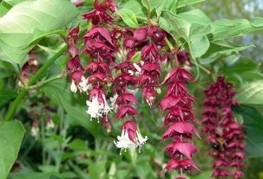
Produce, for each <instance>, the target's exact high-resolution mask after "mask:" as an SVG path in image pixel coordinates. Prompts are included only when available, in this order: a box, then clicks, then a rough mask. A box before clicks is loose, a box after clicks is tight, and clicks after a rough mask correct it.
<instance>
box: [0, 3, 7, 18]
mask: <svg viewBox="0 0 263 179" xmlns="http://www.w3.org/2000/svg"><path fill="white" fill-rule="evenodd" d="M7 12H8V9H7V8H6V7H5V6H3V5H2V4H0V17H2V16H3V15H5V14H6V13H7Z"/></svg>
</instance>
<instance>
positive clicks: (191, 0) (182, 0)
mask: <svg viewBox="0 0 263 179" xmlns="http://www.w3.org/2000/svg"><path fill="white" fill-rule="evenodd" d="M204 1H206V0H178V4H177V8H182V7H186V6H191V5H194V4H198V3H200V2H204Z"/></svg>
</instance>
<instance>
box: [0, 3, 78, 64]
mask: <svg viewBox="0 0 263 179" xmlns="http://www.w3.org/2000/svg"><path fill="white" fill-rule="evenodd" d="M77 15H78V11H77V9H76V8H75V7H74V6H73V5H72V4H71V3H70V2H68V1H65V0H53V1H52V2H51V1H49V0H36V1H24V2H21V3H19V4H17V5H15V6H14V7H13V8H12V9H11V10H10V11H9V12H8V13H7V14H6V15H5V16H3V17H1V18H0V59H1V60H5V61H9V62H14V63H18V64H21V63H23V60H24V59H25V57H26V55H27V53H28V52H29V51H30V49H31V48H32V47H33V46H34V45H35V44H36V43H37V42H38V40H39V39H40V38H42V37H43V36H46V35H49V34H53V33H54V32H55V33H59V32H60V30H62V29H63V28H64V27H65V26H66V25H67V24H68V23H69V22H70V21H71V20H72V19H73V18H74V17H75V16H77Z"/></svg>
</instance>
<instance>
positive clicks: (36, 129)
mask: <svg viewBox="0 0 263 179" xmlns="http://www.w3.org/2000/svg"><path fill="white" fill-rule="evenodd" d="M31 135H32V136H33V137H35V138H36V139H37V138H38V136H39V127H36V126H33V127H32V128H31Z"/></svg>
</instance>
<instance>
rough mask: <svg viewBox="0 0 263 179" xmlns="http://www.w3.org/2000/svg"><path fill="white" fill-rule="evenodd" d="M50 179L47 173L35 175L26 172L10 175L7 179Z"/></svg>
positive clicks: (35, 173) (34, 173)
mask: <svg viewBox="0 0 263 179" xmlns="http://www.w3.org/2000/svg"><path fill="white" fill-rule="evenodd" d="M33 178H37V179H50V178H51V174H49V173H37V172H26V173H12V174H10V176H9V179H33Z"/></svg>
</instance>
